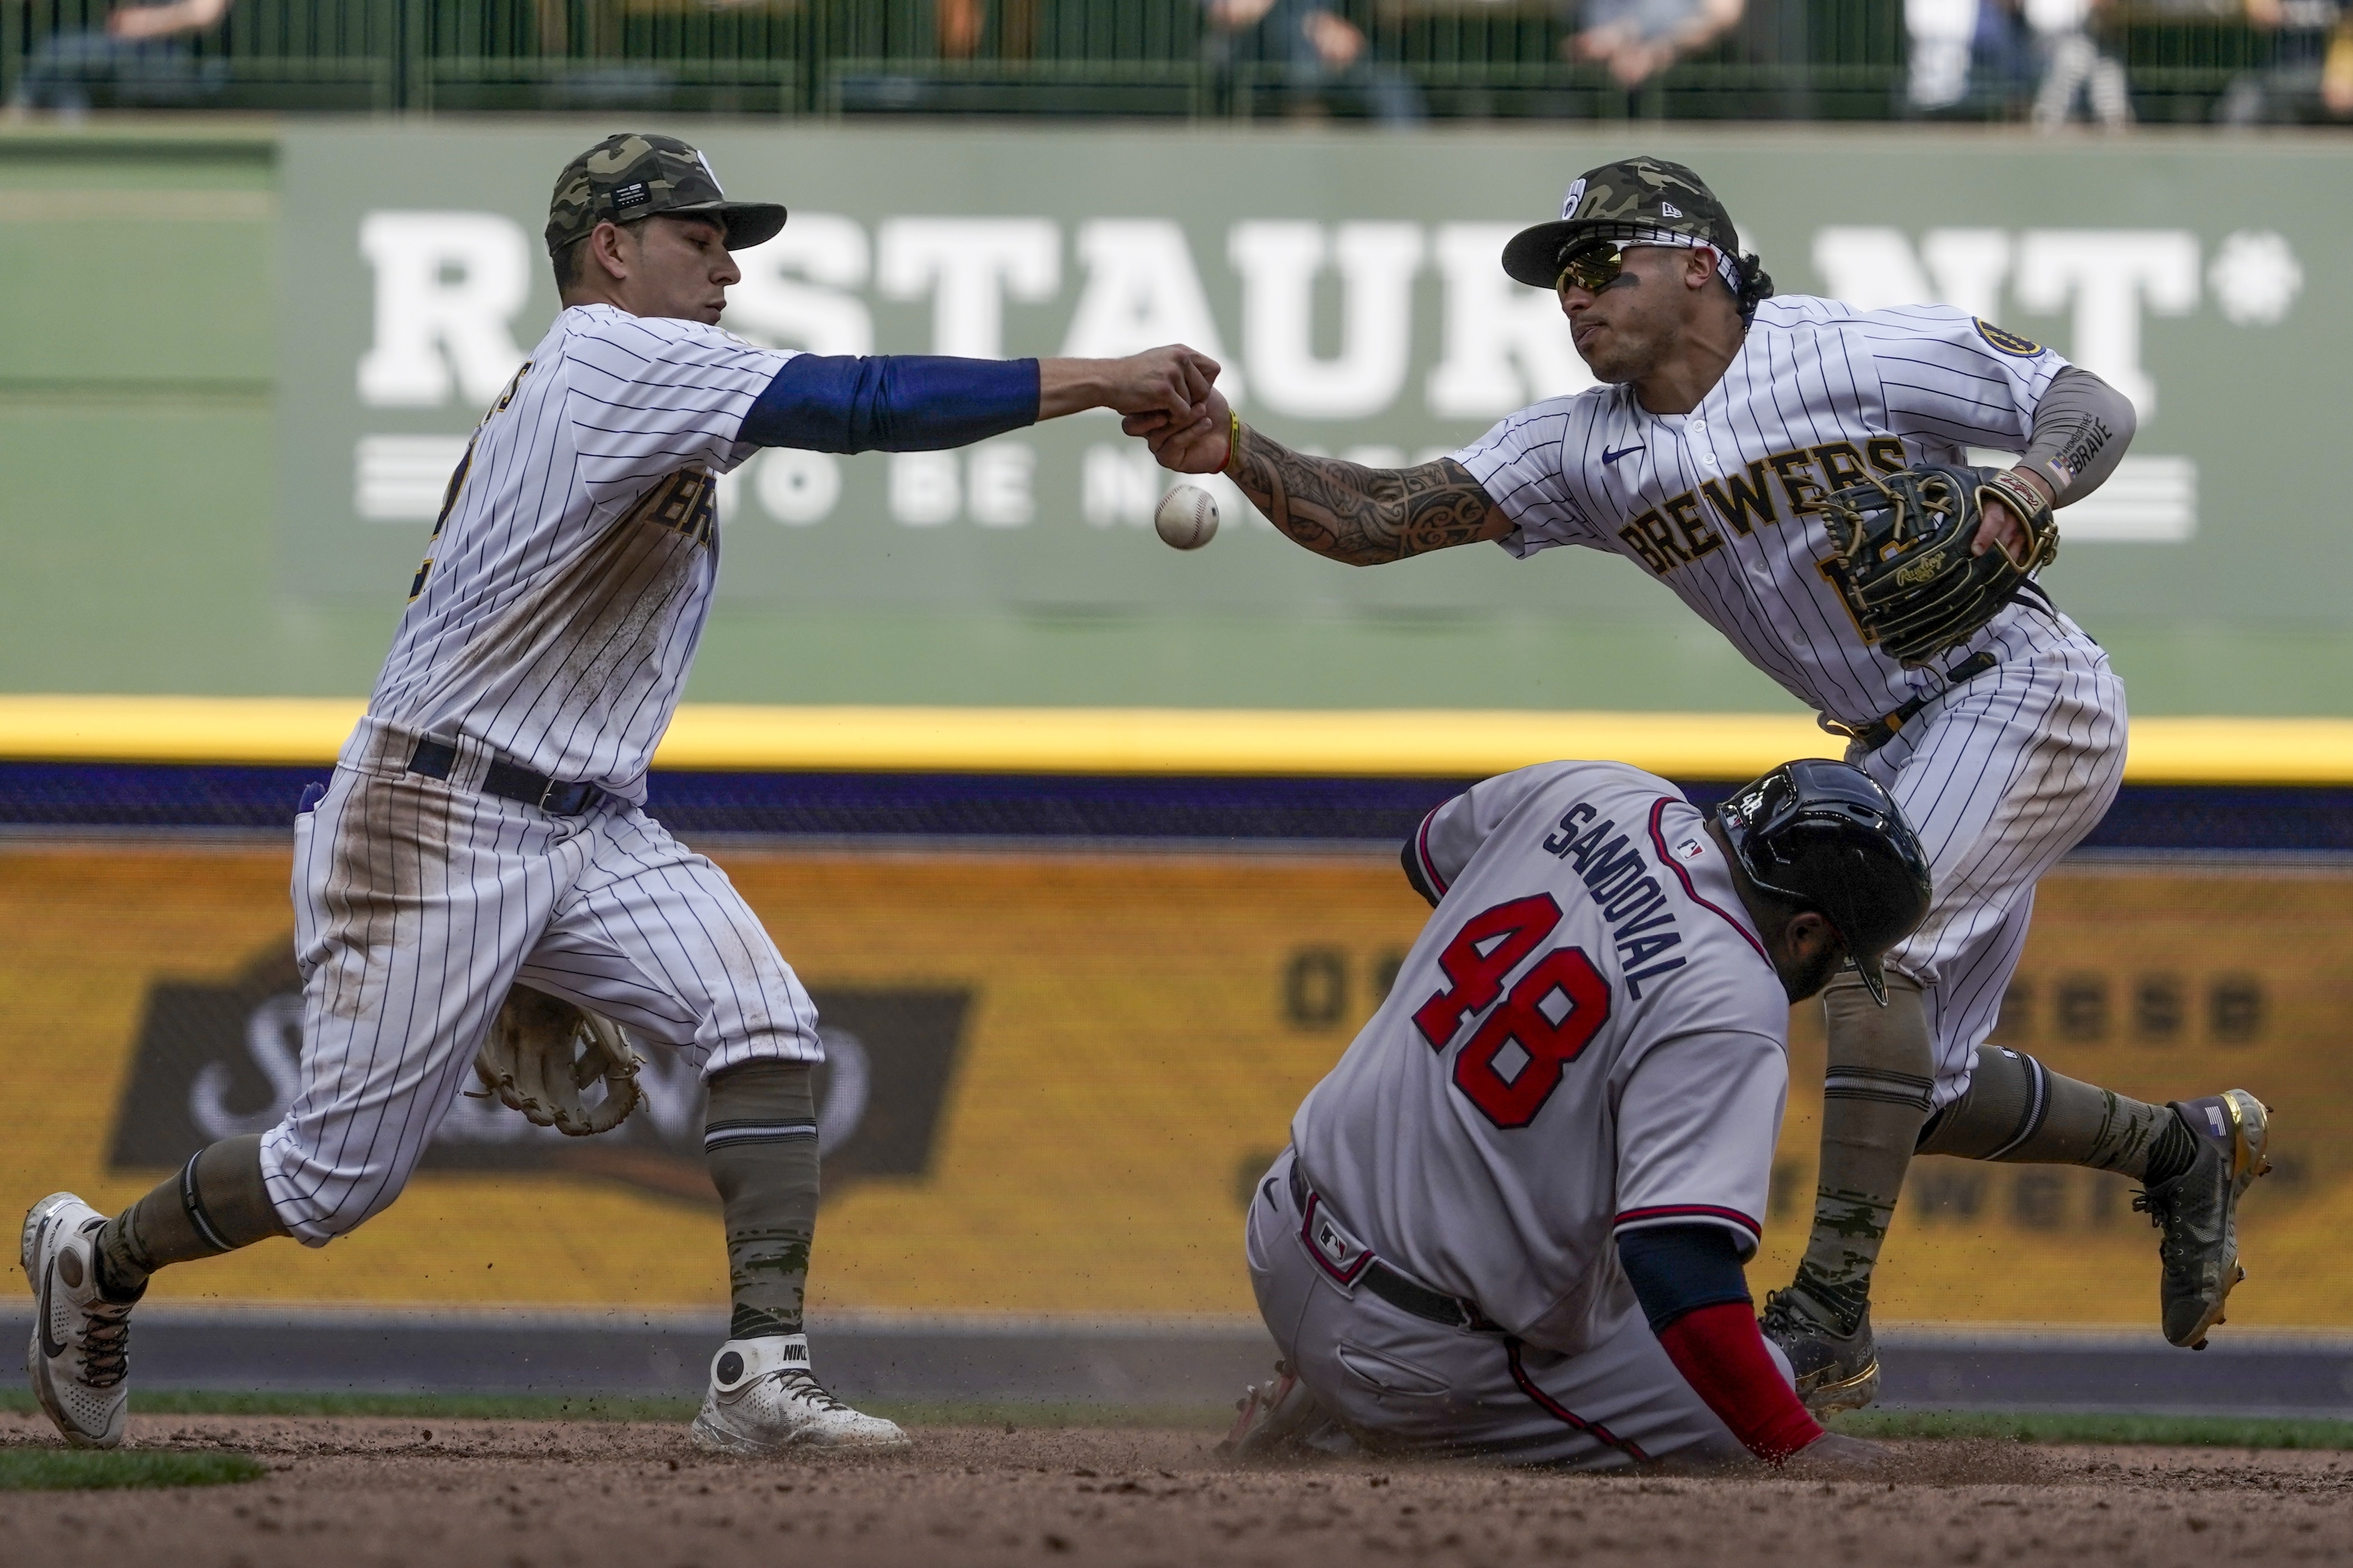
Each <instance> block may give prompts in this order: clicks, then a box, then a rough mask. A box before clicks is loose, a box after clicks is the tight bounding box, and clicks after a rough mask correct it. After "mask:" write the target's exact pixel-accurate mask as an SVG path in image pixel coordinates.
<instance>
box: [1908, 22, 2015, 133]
mask: <svg viewBox="0 0 2353 1568" xmlns="http://www.w3.org/2000/svg"><path fill="white" fill-rule="evenodd" d="M1904 28H1905V33H1906V34H1907V35H1908V37H1909V39H1910V44H1911V56H1910V59H1911V64H1910V67H1909V68H1908V69H1907V70H1906V72H1905V84H1904V107H1905V111H1906V112H1908V113H1912V114H1920V115H1931V116H1942V115H1956V116H1968V117H1983V116H1987V115H2001V114H2005V113H2007V112H2008V111H2009V110H2010V105H2011V104H2012V103H2013V102H2014V100H2016V99H2017V97H2018V96H2019V93H2020V91H2021V89H2022V88H2024V87H2025V85H2026V84H2027V83H2028V82H2029V81H2030V80H2031V72H2032V47H2031V42H2030V38H2029V35H2028V29H2027V26H2026V25H2025V22H2024V20H2023V19H2022V18H2021V16H2019V14H2018V11H2017V9H2016V8H2015V7H2014V6H2013V5H2010V4H2009V3H2008V0H1904Z"/></svg>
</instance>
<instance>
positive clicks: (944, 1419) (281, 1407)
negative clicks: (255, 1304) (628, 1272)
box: [0, 1388, 1233, 1431]
mask: <svg viewBox="0 0 2353 1568" xmlns="http://www.w3.org/2000/svg"><path fill="white" fill-rule="evenodd" d="M695 1404H696V1402H695V1401H694V1400H691V1399H664V1398H608V1397H605V1396H601V1395H595V1394H237V1393H214V1392H201V1391H189V1390H180V1389H154V1390H150V1389H143V1388H142V1389H141V1390H139V1391H138V1392H137V1393H136V1394H132V1396H131V1409H132V1413H133V1414H134V1415H347V1416H358V1415H381V1416H392V1417H396V1418H401V1419H418V1420H426V1419H430V1420H441V1421H679V1422H683V1421H686V1420H689V1419H691V1417H692V1416H693V1415H694V1410H695ZM36 1409H37V1405H35V1404H34V1403H33V1396H32V1394H31V1393H30V1392H29V1391H27V1390H26V1389H22V1388H9V1389H0V1410H6V1411H11V1412H15V1413H17V1414H20V1415H30V1414H32V1413H33V1412H34V1411H35V1410H36ZM860 1409H863V1410H866V1411H869V1412H871V1414H873V1415H882V1416H887V1417H889V1418H890V1419H891V1420H893V1421H897V1422H900V1423H901V1424H902V1425H913V1426H1006V1425H1008V1424H1009V1425H1011V1426H1017V1427H1038V1426H1046V1427H1062V1426H1164V1427H1165V1426H1179V1427H1187V1428H1197V1429H1199V1430H1203V1431H1208V1430H1211V1429H1222V1428H1223V1427H1224V1426H1226V1425H1227V1424H1228V1423H1229V1422H1230V1421H1231V1420H1232V1419H1233V1412H1232V1411H1231V1410H1230V1409H1228V1408H1226V1407H1225V1406H1223V1405H1211V1406H1203V1405H1044V1404H1012V1403H994V1402H970V1403H953V1404H944V1403H909V1402H900V1401H893V1400H879V1401H867V1402H861V1404H860Z"/></svg>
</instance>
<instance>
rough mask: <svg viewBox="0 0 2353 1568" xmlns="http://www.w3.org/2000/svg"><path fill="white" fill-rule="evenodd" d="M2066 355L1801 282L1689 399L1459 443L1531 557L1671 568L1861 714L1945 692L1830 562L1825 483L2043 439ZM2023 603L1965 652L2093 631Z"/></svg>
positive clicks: (1521, 418) (1781, 668)
mask: <svg viewBox="0 0 2353 1568" xmlns="http://www.w3.org/2000/svg"><path fill="white" fill-rule="evenodd" d="M2066 363H2067V362H2066V361H2064V360H2063V359H2062V358H2060V357H2059V355H2058V354H2057V353H2053V352H2052V350H2050V349H2047V348H2044V347H2042V346H2041V345H2039V344H2036V343H2032V342H2028V341H2027V340H2026V339H2023V338H2021V337H2018V336H2016V335H2014V334H2012V333H2010V332H2005V331H2001V330H2000V328H1998V327H1992V326H1989V325H1987V324H1986V323H1984V322H1981V321H1978V320H1977V319H1976V318H1974V317H1971V316H1969V315H1967V314H1965V313H1963V312H1961V311H1958V310H1951V309H1949V308H1947V307H1945V306H1941V305H1915V306H1906V307H1904V308H1902V309H1898V310H1872V311H1857V310H1853V309H1852V308H1850V307H1848V306H1846V305H1842V304H1840V303H1839V302H1838V301H1836V300H1816V299H1810V298H1807V297H1805V296H1791V297H1783V298H1779V299H1773V300H1766V301H1765V302H1764V303H1763V304H1762V305H1760V306H1758V307H1757V316H1756V320H1755V321H1753V322H1752V323H1751V324H1750V326H1749V328H1748V332H1747V336H1746V339H1745V340H1744V342H1742V344H1741V347H1740V352H1739V353H1736V355H1734V356H1733V360H1732V363H1731V364H1730V365H1729V366H1728V367H1727V368H1726V369H1725V373H1724V376H1723V378H1722V379H1721V380H1719V381H1718V382H1717V383H1716V384H1715V386H1714V387H1712V388H1711V389H1709V391H1708V394H1707V395H1706V396H1705V397H1704V398H1702V399H1701V400H1700V402H1699V405H1698V406H1697V407H1695V408H1694V409H1693V410H1692V411H1691V412H1690V413H1688V414H1651V413H1648V412H1646V411H1645V410H1644V409H1643V408H1642V406H1641V404H1640V403H1639V402H1638V401H1637V400H1636V399H1635V396H1634V391H1633V388H1632V387H1631V386H1630V385H1617V386H1599V387H1594V388H1592V389H1590V390H1588V391H1587V392H1584V393H1580V394H1578V395H1575V396H1572V397H1559V398H1554V399H1552V400H1551V401H1549V402H1546V403H1539V404H1537V405H1535V406H1534V407H1531V408H1524V409H1522V410H1521V411H1520V412H1519V413H1517V414H1514V415H1513V416H1510V417H1509V418H1507V419H1505V420H1504V422H1503V423H1502V424H1500V425H1498V426H1495V427H1494V428H1493V430H1490V431H1489V432H1488V433H1487V434H1486V435H1485V436H1483V437H1481V438H1480V439H1479V440H1478V441H1477V442H1476V443H1475V444H1473V445H1472V446H1471V447H1465V448H1464V449H1463V450H1461V451H1460V452H1458V453H1456V454H1455V460H1456V461H1457V462H1460V463H1461V465H1462V466H1463V467H1464V468H1467V469H1469V470H1470V472H1471V475H1472V478H1473V479H1477V480H1478V481H1479V482H1480V484H1481V485H1482V487H1483V488H1484V489H1486V491H1487V493H1488V495H1489V496H1490V497H1492V498H1493V500H1494V502H1495V504H1496V505H1497V506H1498V507H1500V508H1501V509H1502V510H1503V512H1504V515H1505V516H1506V517H1507V518H1509V519H1510V520H1511V521H1512V522H1513V523H1514V524H1515V525H1516V526H1515V529H1514V532H1513V533H1512V534H1511V535H1510V536H1509V537H1508V538H1506V539H1504V541H1503V544H1504V549H1506V550H1508V551H1510V552H1512V553H1513V554H1514V555H1516V556H1519V557H1521V558H1523V559H1525V558H1526V557H1527V556H1530V555H1533V554H1535V552H1538V551H1540V550H1547V549H1550V548H1552V547H1553V546H1555V545H1558V544H1582V545H1587V546H1589V547H1591V548H1594V549H1597V550H1611V551H1615V552H1618V553H1619V554H1621V555H1624V556H1626V557H1627V558H1628V559H1630V560H1631V561H1633V562H1635V563H1638V564H1639V565H1641V567H1642V568H1643V569H1644V570H1645V571H1647V572H1649V573H1650V574H1651V575H1652V576H1654V577H1657V578H1659V579H1661V580H1662V581H1663V582H1664V583H1665V584H1667V586H1668V587H1670V588H1672V589H1673V590H1674V592H1675V593H1676V594H1677V595H1680V596H1681V597H1682V599H1683V602H1684V603H1685V604H1687V605H1690V606H1691V607H1692V608H1693V609H1694V610H1696V611H1697V612H1699V614H1700V615H1701V616H1702V617H1704V619H1705V620H1706V621H1707V622H1708V623H1709V624H1710V625H1711V626H1715V628H1716V629H1717V630H1718V631H1720V632H1722V633H1723V634H1724V635H1725V637H1729V638H1731V639H1732V642H1733V645H1734V646H1735V647H1738V648H1739V649H1740V651H1741V652H1742V653H1743V654H1745V655H1746V657H1747V658H1748V660H1749V662H1750V663H1752V664H1754V665H1756V666H1757V668H1759V669H1761V670H1763V671H1764V672H1765V673H1766V674H1767V675H1769V676H1771V677H1772V678H1773V679H1775V680H1776V681H1778V682H1779V683H1780V684H1781V686H1783V687H1784V688H1786V689H1788V690H1789V691H1790V692H1792V693H1793V694H1795V695H1796V696H1797V697H1799V699H1800V700H1804V701H1805V702H1807V703H1810V704H1811V705H1812V706H1813V707H1814V708H1815V709H1817V710H1820V711H1821V712H1825V713H1828V714H1830V715H1831V717H1833V718H1836V719H1841V720H1844V721H1847V722H1849V723H1854V724H1861V723H1867V722H1869V721H1872V720H1873V719H1876V718H1878V717H1880V716H1881V715H1882V714H1883V713H1887V712H1890V711H1892V710H1894V709H1896V708H1899V707H1901V706H1902V705H1903V704H1904V703H1905V701H1906V700H1908V699H1909V698H1911V697H1912V696H1913V695H1914V694H1915V693H1917V692H1920V691H1923V690H1926V689H1934V688H1935V687H1936V685H1938V684H1939V682H1940V677H1938V676H1937V675H1936V674H1933V673H1931V672H1928V671H1925V670H1907V669H1905V668H1904V667H1903V666H1902V665H1901V664H1899V663H1897V662H1896V661H1895V660H1894V659H1893V658H1888V657H1887V656H1886V655H1884V654H1883V653H1881V652H1879V651H1878V650H1877V649H1876V648H1874V647H1872V646H1871V645H1870V644H1869V643H1868V642H1867V641H1866V640H1865V639H1864V637H1863V635H1862V631H1861V629H1860V628H1859V627H1858V626H1857V625H1856V623H1855V618H1854V616H1853V615H1852V613H1851V612H1850V611H1849V610H1848V608H1847V606H1846V602H1845V600H1844V599H1843V598H1841V595H1840V593H1839V590H1838V588H1837V586H1836V584H1834V583H1833V582H1832V580H1831V578H1830V576H1829V575H1827V574H1825V572H1824V571H1823V569H1822V563H1823V562H1825V561H1827V560H1829V559H1830V558H1831V553H1832V552H1831V544H1830V539H1829V535H1828V532H1827V531H1826V530H1825V529H1824V528H1823V526H1822V523H1821V521H1820V504H1819V503H1820V500H1821V498H1822V497H1823V496H1824V495H1826V494H1828V493H1829V492H1830V491H1831V490H1834V489H1839V488H1841V485H1844V484H1850V483H1852V482H1853V481H1854V480H1855V479H1859V478H1861V477H1862V475H1863V474H1864V473H1865V472H1866V471H1868V470H1876V471H1879V472H1883V473H1885V472H1893V471H1894V470H1896V469H1899V468H1906V467H1909V466H1910V465H1912V464H1914V463H1918V462H1932V463H1965V462H1967V461H1968V447H1973V446H1975V447H1993V448H1996V449H1998V450H2001V451H2007V452H2017V451H2023V450H2024V449H2025V447H2026V442H2027V437H2028V433H2029V431H2030V429H2031V426H2032V424H2033V413H2034V405H2036V404H2037V403H2038V402H2040V401H2041V400H2042V394H2043V391H2044V389H2045V388H2047V387H2048V386H2049V385H2050V384H2051V378H2052V376H2054V375H2056V374H2058V373H2059V372H2060V371H2061V370H2063V369H2064V368H2065V367H2066ZM2079 635H2081V634H2080V633H2077V632H2076V631H2075V628H2074V627H2073V625H2072V624H2070V623H2068V622H2066V621H2065V620H2064V618H2063V617H2060V616H2054V615H2052V614H2050V613H2048V612H2046V611H2043V610H2042V609H2039V608H2030V607H2028V606H2027V605H2010V606H2009V607H2008V608H2006V609H2004V610H2003V611H2002V613H2001V614H2000V615H1999V616H1996V617H1995V618H1994V619H1993V621H1992V622H1991V623H1990V624H1989V625H1988V626H1987V627H1986V628H1985V629H1984V630H1982V631H1980V632H1979V633H1978V636H1977V637H1975V638H1974V639H1972V640H1971V641H1969V642H1968V643H1964V644H1962V645H1961V646H1960V647H1956V648H1954V649H1953V650H1951V652H1950V653H1949V654H1947V655H1946V656H1944V657H1943V658H1941V659H1940V660H1939V662H1940V663H1944V664H1947V665H1949V664H1951V663H1952V662H1954V661H1956V660H1958V659H1960V658H1966V657H1968V655H1969V654H1971V653H1973V652H1975V651H1976V650H1977V649H1978V648H1980V647H1995V648H1997V650H1998V651H1999V652H2000V653H2001V654H2003V655H2005V656H2007V655H2009V654H2012V653H2016V652H2019V651H2022V650H2023V649H2024V648H2025V647H2040V646H2042V645H2043V644H2045V643H2047V642H2050V641H2053V640H2056V639H2058V638H2061V637H2068V636H2079Z"/></svg>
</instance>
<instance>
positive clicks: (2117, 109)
mask: <svg viewBox="0 0 2353 1568" xmlns="http://www.w3.org/2000/svg"><path fill="white" fill-rule="evenodd" d="M2102 4H2103V0H2026V23H2027V26H2031V27H2032V28H2033V29H2034V44H2035V49H2036V52H2037V53H2038V54H2040V55H2041V56H2042V84H2041V85H2040V86H2039V87H2037V88H2036V89H2035V90H2034V125H2035V129H2037V130H2039V131H2056V130H2058V129H2059V128H2060V127H2062V126H2063V125H2065V124H2066V123H2067V121H2069V120H2071V119H2073V117H2074V113H2075V100H2076V99H2077V98H2078V97H2084V98H2088V100H2090V104H2091V110H2092V116H2093V118H2094V119H2095V120H2097V121H2099V122H2100V123H2101V124H2102V125H2104V126H2105V127H2107V128H2108V129H2109V130H2111V131H2121V130H2123V129H2124V128H2125V127H2126V126H2127V125H2129V124H2131V123H2132V98H2131V96H2130V94H2129V93H2127V92H2126V87H2125V68H2124V62H2123V61H2121V60H2118V59H2117V58H2115V57H2114V56H2112V55H2105V54H2103V53H2101V52H2100V46H2099V45H2098V44H2096V43H2094V41H2093V39H2092V32H2091V22H2092V17H2093V15H2094V13H2095V12H2097V11H2098V10H2099V9H2100V7H2101V5H2102Z"/></svg>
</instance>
